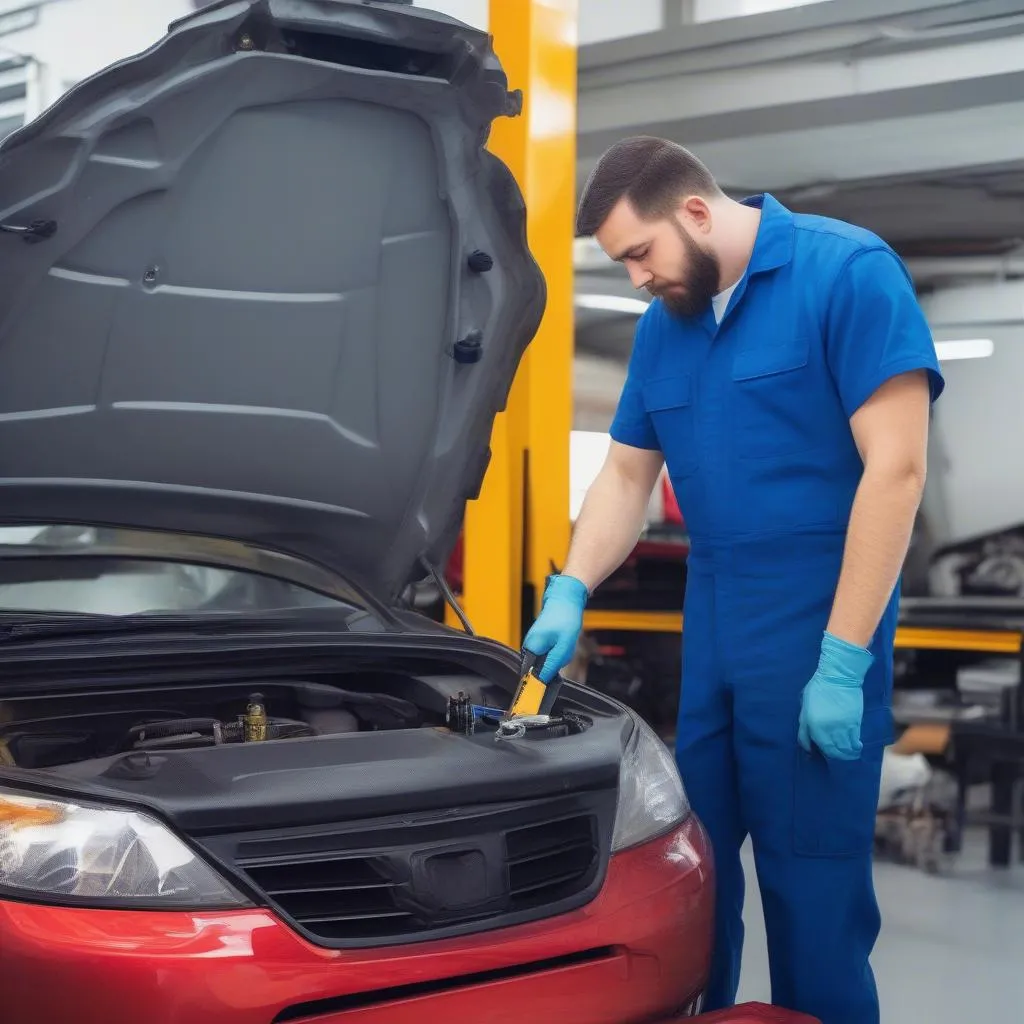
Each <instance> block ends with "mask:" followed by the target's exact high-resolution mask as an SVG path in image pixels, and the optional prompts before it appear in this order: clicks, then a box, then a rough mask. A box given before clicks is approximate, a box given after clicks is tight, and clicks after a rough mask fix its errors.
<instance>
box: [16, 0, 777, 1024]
mask: <svg viewBox="0 0 1024 1024" xmlns="http://www.w3.org/2000/svg"><path fill="white" fill-rule="evenodd" d="M518 109H519V103H518V98H517V96H516V95H515V94H512V93H510V92H509V91H508V89H507V84H506V80H505V77H504V74H503V72H502V70H501V68H500V66H499V65H498V63H497V62H496V60H495V58H494V55H493V53H492V52H491V49H490V43H489V40H488V38H487V37H486V36H485V35H484V34H482V33H480V32H477V31H475V30H472V29H470V28H468V27H466V26H463V25H460V24H458V23H456V22H453V21H451V20H449V19H446V18H443V17H440V16H438V15H435V14H433V13H431V12H429V11H423V10H421V9H417V8H412V7H409V6H406V5H399V4H391V5H389V4H383V3H381V4H374V5H364V4H360V3H340V2H332V3H327V2H324V0H230V2H229V0H224V2H222V3H218V4H214V5H213V6H212V7H210V8H208V9H206V10H204V11H203V12H201V13H197V14H196V15H194V16H192V17H190V18H187V19H185V20H183V21H181V22H179V23H176V24H175V25H172V26H171V29H170V31H169V34H168V35H167V36H166V37H165V38H164V39H163V40H162V41H161V42H160V43H158V44H157V45H156V46H154V47H153V48H152V49H150V50H149V51H147V52H146V53H144V54H141V55H139V56H137V57H134V58H132V59H130V60H126V61H123V62H121V63H120V64H118V65H116V66H114V67H111V68H109V69H107V70H105V71H104V72H102V73H100V74H99V75H97V76H95V77H93V78H91V79H89V80H87V81H85V82H82V83H80V84H79V85H77V86H76V87H75V88H74V89H73V90H71V91H70V92H69V93H68V94H67V95H66V96H64V97H63V98H62V99H61V100H60V101H59V102H58V103H57V104H55V105H54V106H53V107H51V108H50V109H49V110H47V111H46V112H45V113H44V114H43V115H42V116H41V117H40V118H38V119H37V120H36V121H34V122H33V123H31V124H29V125H27V126H26V127H24V128H22V129H21V130H19V131H18V132H16V133H14V134H13V135H12V136H10V137H8V138H7V139H6V140H5V142H4V143H3V145H2V146H0V180H2V195H3V197H4V199H3V202H4V209H3V213H2V224H0V226H2V228H3V235H2V237H3V238H4V239H6V240H5V241H3V242H2V244H0V271H2V272H0V282H2V284H0V991H2V992H3V1012H2V1017H3V1021H4V1024H137V1022H140V1021H144V1022H145V1024H182V1022H186V1021H187V1022H189V1024H192V1022H196V1024H198V1022H202V1024H285V1022H293V1021H295V1022H297V1021H306V1022H315V1024H369V1022H378V1021H379V1022H387V1024H403V1022H406V1021H409V1022H412V1021H415V1022H417V1024H419V1022H421V1021H424V1020H442V1019H443V1020H446V1021H449V1022H452V1024H457V1022H466V1024H470V1022H472V1024H482V1022H484V1021H487V1022H489V1024H496V1022H509V1024H511V1022H513V1021H514V1022H516V1024H520V1022H522V1021H523V1020H526V1019H536V1020H538V1021H560V1022H563V1024H569V1022H573V1024H632V1022H637V1024H639V1022H648V1021H655V1020H659V1019H661V1018H668V1017H670V1016H673V1015H677V1014H684V1015H685V1014H690V1013H694V1012H696V1011H697V1009H698V1008H699V1005H700V1000H701V991H702V988H703V986H704V984H705V981H706V977H707V973H708V961H709V948H710V935H711V928H712V920H713V913H712V909H713V873H712V861H711V853H710V850H709V848H708V841H707V838H706V836H705V833H704V832H703V830H702V828H701V825H700V823H699V822H698V821H697V820H696V819H695V818H694V816H693V815H692V814H691V813H690V809H689V807H688V804H687V801H686V795H685V792H684V789H683V786H682V783H681V780H680V778H679V776H678V773H677V771H676V768H675V764H674V761H673V759H672V757H671V756H670V754H669V752H668V751H667V750H666V748H665V747H664V745H663V744H661V743H660V742H659V741H658V739H657V738H656V737H655V736H654V735H653V733H652V732H651V730H650V729H649V728H648V727H647V726H646V725H644V723H643V722H642V721H641V720H640V719H639V718H638V717H637V716H636V715H635V714H634V713H632V712H630V711H629V710H628V709H627V708H625V707H624V706H622V705H621V704H619V703H617V702H615V701H613V700H610V699H608V698H606V697H603V696H602V695H600V694H598V693H594V692H590V691H588V690H586V689H584V688H582V687H579V686H574V685H571V684H568V683H567V684H565V686H564V687H563V688H562V690H561V692H560V695H559V697H558V699H557V701H556V702H555V704H554V706H553V707H552V708H551V713H550V715H548V716H544V717H538V719H537V720H536V721H530V722H519V723H515V727H513V728H509V727H508V723H507V722H504V720H503V717H502V715H503V709H504V708H507V707H508V704H509V702H510V699H511V696H512V693H513V692H514V689H515V687H516V685H517V681H518V672H519V659H518V655H517V652H514V651H511V650H508V649H506V648H504V647H502V646H500V645H498V644H495V643H493V642H490V641H488V640H485V639H482V638H479V637H474V636H467V635H463V634H461V633H454V632H450V631H448V630H445V629H444V628H443V627H441V626H439V625H438V624H436V623H433V622H431V621H429V620H427V619H426V618H423V617H421V616H419V615H417V614H416V613H415V612H414V611H413V610H411V608H410V607H409V606H408V592H409V588H410V586H411V585H412V584H414V583H416V582H417V581H419V580H421V579H422V578H423V577H425V576H426V575H428V574H429V573H432V572H434V571H435V570H434V568H433V567H436V566H438V565H441V564H444V559H445V558H446V556H447V553H448V551H449V549H450V546H451V543H452V540H453V538H454V537H455V536H456V534H457V532H458V529H459V524H460V520H461V515H462V508H463V505H464V502H465V500H466V499H467V497H469V496H470V495H472V494H473V493H474V491H475V489H476V487H477V486H478V485H479V482H480V480H481V477H482V474H483V471H484V466H485V463H486V458H485V456H486V450H487V440H488V437H489V432H490V428H491V423H492V418H493V416H494V415H495V412H496V410H498V409H499V408H500V407H501V406H502V404H503V402H504V400H505V396H506V394H507V392H508V389H509V386H510V383H511V381H512V378H513V375H514V373H515V370H516V367H517V364H518V362H519V359H520V357H521V355H522V353H523V351H524V350H525V348H526V345H527V344H528V342H529V341H530V339H531V338H532V336H533V334H534V332H535V330H536V328H537V325H538V323H539V320H540V317H541V314H542V310H543V306H544V282H543V279H542V277H541V274H540V272H539V269H538V267H537V266H536V264H535V263H534V261H533V259H532V258H531V256H530V253H529V251H528V249H527V246H526V240H525V227H524V216H523V209H522V203H521V197H520V194H519V192H518V191H517V188H516V186H515V183H514V180H513V178H512V177H511V175H510V173H509V171H508V170H507V169H506V168H505V167H504V166H503V165H502V164H500V163H499V162H498V161H497V160H495V159H494V158H493V157H492V156H490V155H489V154H488V153H487V152H486V151H485V150H484V148H483V146H484V143H485V141H486V138H487V133H488V130H489V128H490V125H491V122H492V120H493V119H494V118H495V117H498V116H503V115H514V114H516V113H517V112H518ZM759 1012H761V1011H760V1010H758V1008H756V1007H755V1008H748V1009H746V1010H743V1011H737V1013H736V1014H735V1015H731V1014H730V1015H729V1016H727V1017H725V1018H724V1019H726V1020H728V1021H733V1022H741V1021H747V1020H752V1019H756V1017H752V1016H751V1014H755V1015H756V1014H757V1013H759Z"/></svg>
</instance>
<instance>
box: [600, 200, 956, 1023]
mask: <svg viewBox="0 0 1024 1024" xmlns="http://www.w3.org/2000/svg"><path fill="white" fill-rule="evenodd" d="M745 202H746V203H747V204H748V205H751V206H756V207H760V209H761V220H760V226H759V229H758V233H757V239H756V242H755V245H754V249H753V253H752V255H751V259H750V261H749V264H748V267H747V270H746V273H745V274H744V276H743V278H742V279H741V281H740V282H739V284H738V286H737V287H736V289H735V291H734V292H733V294H732V297H731V299H730V301H729V304H728V307H727V308H726V310H725V313H724V316H723V318H722V320H721V323H716V319H715V314H714V312H713V310H712V309H710V308H709V309H708V310H707V312H706V313H705V314H703V315H702V316H700V317H695V318H682V317H675V316H673V315H671V314H670V313H669V312H668V311H667V310H666V309H665V308H664V307H663V305H662V303H661V302H660V301H657V300H656V301H654V302H653V303H652V304H651V305H650V307H649V308H648V310H647V312H646V313H645V314H644V316H643V317H642V318H641V320H640V322H639V324H638V326H637V331H636V339H635V343H634V347H633V352H632V356H631V359H630V364H629V370H628V374H627V380H626V384H625V386H624V389H623V393H622V397H621V400H620V403H619V407H618V410H617V413H616V415H615V418H614V423H613V425H612V427H611V431H610V433H611V436H612V438H614V439H615V440H616V441H618V442H621V443H622V444H626V445H630V446H633V447H638V448H647V449H654V450H660V451H661V452H662V453H663V454H664V456H665V463H666V466H667V470H668V473H669V475H670V477H671V481H672V485H673V488H674V490H675V494H676V497H677V499H678V501H679V506H680V509H681V511H682V513H683V516H684V518H685V520H686V525H687V529H688V532H689V535H690V555H689V558H688V563H687V583H686V595H685V601H684V622H685V626H684V635H683V681H682V690H681V697H680V707H679V722H678V731H677V741H676V757H677V761H678V764H679V768H680V771H681V773H682V776H683V780H684V783H685V785H686V789H687V792H688V794H689V797H690V802H691V805H692V807H693V809H694V811H695V812H696V814H697V815H698V816H699V817H700V818H701V820H702V821H703V823H704V825H705V827H706V828H707V830H708V833H709V835H710V838H711V841H712V844H713V847H714V851H715V863H716V875H717V913H716V936H715V948H714V958H713V964H712V973H711V980H710V984H709V988H708V992H707V1005H706V1009H709V1010H714V1009H719V1008H721V1007H724V1006H729V1005H732V1004H733V1003H734V1000H735V997H736V989H737V984H738V981H739V972H740V954H741V950H742V945H743V923H742V916H741V915H742V908H743V896H744V880H743V871H742V867H741V864H740V847H741V845H742V843H743V842H744V840H745V839H746V837H747V835H748V834H749V835H750V837H751V839H752V843H753V850H754V857H755V863H756V867H757V877H758V882H759V886H760V891H761V897H762V904H763V908H764V917H765V924H766V928H767V935H768V950H769V961H770V970H771V983H772V999H773V1002H775V1003H777V1004H778V1005H780V1006H783V1007H787V1008H790V1009H794V1010H799V1011H803V1012H805V1013H809V1014H812V1015H813V1016H816V1017H818V1018H819V1019H820V1020H821V1021H822V1022H823V1024H876V1022H877V1021H878V1020H879V1007H878V996H877V993H876V989H875V982H874V976H873V974H872V970H871V967H870V966H869V963H868V957H869V955H870V953H871V951H872V948H873V946H874V944H875V940H876V938H877V935H878V932H879V928H880V923H881V920H880V914H879V910H878V905H877V903H876V900H875V893H874V888H873V883H872V866H871V861H872V856H871V855H872V846H873V838H874V823H875V815H876V810H877V801H878V792H879V783H880V775H881V763H882V749H883V747H884V746H885V745H886V744H887V743H889V742H891V741H892V739H893V720H892V709H891V703H892V702H891V694H892V655H893V639H894V634H895V630H896V618H897V603H898V589H899V588H898V587H897V592H896V593H894V594H893V596H892V599H891V601H890V602H889V604H888V607H887V608H886V610H885V613H884V615H883V617H882V621H881V624H880V625H879V628H878V630H877V632H876V633H875V636H874V638H873V640H872V642H871V644H870V648H871V650H872V652H873V653H874V655H875V659H874V663H873V665H872V668H871V669H870V671H869V672H868V675H867V678H866V680H865V682H864V716H863V721H862V726H861V740H862V743H863V752H862V754H861V756H860V758H859V760H856V761H839V760H831V761H830V760H826V759H825V758H824V756H823V755H822V754H821V753H820V752H819V751H818V750H817V748H813V753H810V754H808V753H806V752H805V751H804V750H803V749H802V748H801V747H800V745H799V744H798V742H797V728H798V719H799V714H800V703H801V692H802V690H803V688H804V686H805V685H806V684H807V682H808V681H809V680H810V679H811V677H812V675H813V674H814V672H815V669H816V668H817V664H818V657H819V654H820V650H821V640H822V633H823V631H824V630H825V628H826V626H827V624H828V619H829V615H830V612H831V609H832V602H833V598H834V596H835V591H836V586H837V583H838V580H839V572H840V567H841V562H842V558H843V549H844V544H845V538H846V530H847V525H848V523H849V520H850V513H851V506H852V504H853V500H854V495H855V492H856V490H857V486H858V483H859V481H860V477H861V473H862V470H863V463H862V460H861V458H860V456H859V454H858V451H857V447H856V445H855V443H854V437H853V433H852V430H851V426H850V417H851V416H852V415H853V414H854V413H855V412H856V411H857V409H858V408H859V407H860V406H861V405H862V404H863V403H864V401H865V400H866V399H867V398H868V397H869V396H870V395H871V394H872V393H873V392H874V391H875V390H876V389H877V388H878V387H879V386H880V385H881V384H883V383H884V382H885V381H886V380H888V379H889V378H891V377H893V376H894V375H896V374H900V373H905V372H907V371H913V370H924V371H927V375H928V377H929V381H930V387H931V395H932V400H934V399H936V398H937V397H938V396H939V394H940V393H941V391H942V388H943V380H942V376H941V372H940V369H939V364H938V360H937V357H936V351H935V345H934V342H933V340H932V337H931V333H930V331H929V328H928V325H927V322H926V321H925V318H924V316H923V314H922V312H921V309H920V307H919V305H918V303H917V299H916V296H915V293H914V288H913V285H912V282H911V279H910V277H909V275H908V273H907V271H906V269H905V267H904V265H903V264H902V262H901V261H900V260H899V258H898V257H897V256H896V254H895V253H894V252H893V250H892V249H891V248H890V247H889V246H887V245H886V244H885V243H884V242H883V241H882V240H881V239H879V238H878V237H877V236H875V235H873V234H872V233H870V232H868V231H865V230H862V229H860V228H857V227H854V226H852V225H849V224H845V223H842V222H839V221H836V220H831V219H827V218H823V217H815V216H806V215H799V214H793V213H792V212H791V211H789V210H787V209H786V208H785V207H784V206H782V205H781V204H780V203H779V202H778V201H777V200H776V199H774V198H773V197H772V196H770V195H760V196H756V197H753V198H751V199H747V200H745Z"/></svg>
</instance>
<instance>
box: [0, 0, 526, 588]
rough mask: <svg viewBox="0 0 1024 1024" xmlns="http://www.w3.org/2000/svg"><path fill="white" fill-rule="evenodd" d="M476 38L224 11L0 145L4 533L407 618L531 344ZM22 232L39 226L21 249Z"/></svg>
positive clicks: (456, 31)
mask: <svg viewBox="0 0 1024 1024" xmlns="http://www.w3.org/2000/svg"><path fill="white" fill-rule="evenodd" d="M519 105H520V104H519V100H518V97H517V96H516V95H515V94H511V93H509V92H508V90H507V82H506V78H505V75H504V73H503V71H502V70H501V67H500V65H499V64H498V61H497V60H496V58H495V56H494V54H493V52H492V50H491V48H490V40H489V38H488V37H487V36H486V34H484V33H481V32H478V31H476V30H474V29H471V28H468V27H467V26H465V25H462V24H460V23H459V22H456V21H453V20H451V19H448V18H445V17H443V16H441V15H438V14H435V13H433V12H430V11H424V10H422V9H417V8H413V7H410V6H405V5H400V6H399V5H391V4H387V3H372V4H363V3H357V2H348V0H224V2H221V3H218V4H214V5H213V6H212V7H209V8H207V9H206V10H204V11H202V12H201V13H198V14H196V15H194V16H192V17H190V18H187V19H185V20H183V21H180V22H178V23H176V24H175V25H172V26H171V29H170V31H169V33H168V35H167V36H165V37H164V39H163V40H161V41H160V42H159V43H158V44H157V45H156V46H154V47H153V48H152V49H150V50H148V51H147V52H146V53H144V54H141V55H139V56H137V57H134V58H132V59H130V60H126V61H123V62H121V63H119V64H117V65H114V66H113V67H111V68H108V69H107V70H105V71H103V72H101V73H100V74H98V75H96V76H94V77H93V78H91V79H89V80H88V81H86V82H84V83H82V84H80V85H79V86H77V87H76V88H75V89H73V90H72V91H71V92H69V93H68V94H66V95H65V96H64V97H63V98H62V99H61V100H60V101H59V102H58V103H57V104H55V105H54V106H53V107H51V108H50V109H49V110H48V111H47V112H46V113H45V114H43V115H42V116H41V117H40V118H38V119H37V120H36V121H34V122H33V123H31V124H30V125H27V126H26V127H25V128H23V129H21V130H20V131H18V132H16V133H15V134H13V135H12V136H10V137H9V138H8V139H7V140H5V142H4V143H3V145H2V146H0V204H2V206H0V226H3V227H4V228H5V232H4V233H0V488H2V491H0V520H2V521H6V522H32V523H48V522H71V523H89V524H96V525H107V526H127V527H142V528H150V529H160V530H173V531H176V532H185V533H192V534H204V535H208V536H213V537H230V538H233V539H238V540H243V541H246V542H249V543H253V544H256V545H259V546H261V547H265V548H272V549H277V550H282V551H285V552H288V553H291V554H294V555H298V556H300V557H303V558H306V559H309V560H312V561H316V562H319V563H321V564H324V565H327V566H329V567H330V568H332V569H334V570H336V571H338V572H339V573H341V574H343V575H346V576H348V577H349V578H351V579H353V580H354V581H356V582H358V583H360V584H362V585H363V586H365V587H366V588H367V589H369V590H370V591H371V592H373V593H374V594H375V596H377V597H378V598H380V599H382V600H386V601H389V600H393V599H394V598H395V596H396V595H397V594H398V593H399V592H400V591H401V590H402V589H403V588H404V586H405V585H406V584H407V582H408V581H409V580H410V579H415V578H418V577H419V576H422V575H423V573H422V571H421V570H420V569H419V565H420V561H421V560H422V559H426V560H428V561H429V562H432V563H434V564H438V563H439V562H441V561H443V560H444V559H445V557H446V556H447V552H448V550H449V549H450V547H451V545H452V543H453V542H454V539H455V537H456V535H457V532H458V529H459V525H460V523H461V520H462V515H463V509H464V505H465V502H466V500H467V499H469V498H471V497H473V496H474V495H475V494H476V492H477V491H478V489H479V485H480V482H481V480H482V478H483V473H484V470H485V468H486V464H487V459H488V454H489V447H488V446H489V438H490V432H491V427H492V424H493V420H494V416H495V415H496V413H497V412H498V411H499V410H500V409H501V408H503V407H504V404H505V400H506V398H507V395H508V391H509V388H510V386H511V383H512V379H513V377H514V374H515V371H516V368H517V366H518V364H519V361H520V359H521V358H522V355H523V353H524V351H525V349H526V347H527V345H528V344H529V342H530V340H531V339H532V337H533V335H534V333H535V332H536V329H537V327H538V325H539V322H540V318H541V316H542V313H543V308H544V300H545V293H544V282H543V278H542V276H541V274H540V271H539V268H538V267H537V265H536V263H535V261H534V260H533V258H532V256H531V254H530V252H529V250H528V248H527V244H526V234H525V211H524V208H523V202H522V196H521V194H520V192H519V189H518V187H517V186H516V183H515V181H514V179H513V178H512V176H511V174H510V172H509V170H508V169H507V168H506V167H505V165H504V164H502V163H501V162H500V161H499V160H497V159H496V158H495V157H494V156H492V155H491V154H490V153H488V152H487V151H486V150H485V148H484V146H485V144H486V140H487V135H488V132H489V129H490V125H491V122H492V121H493V120H494V119H495V118H496V117H499V116H506V115H514V114H516V113H518V108H519ZM22 228H27V229H28V233H21V234H20V235H19V234H18V233H12V229H15V230H16V229H22Z"/></svg>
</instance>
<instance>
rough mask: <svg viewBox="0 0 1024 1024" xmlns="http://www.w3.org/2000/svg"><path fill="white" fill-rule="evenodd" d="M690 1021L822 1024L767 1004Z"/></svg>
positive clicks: (670, 1023)
mask: <svg viewBox="0 0 1024 1024" xmlns="http://www.w3.org/2000/svg"><path fill="white" fill-rule="evenodd" d="M690 1019H691V1020H693V1021H696V1022H697V1024H821V1021H820V1020H818V1018H817V1017H808V1016H807V1014H806V1013H794V1012H793V1011H792V1010H782V1009H779V1007H777V1006H768V1005H766V1004H765V1003H744V1004H743V1005H742V1006H734V1007H732V1009H729V1010H719V1011H717V1012H716V1013H702V1014H701V1015H700V1016H699V1017H691V1018H690ZM663 1024H679V1021H678V1019H676V1020H675V1021H664V1022H663Z"/></svg>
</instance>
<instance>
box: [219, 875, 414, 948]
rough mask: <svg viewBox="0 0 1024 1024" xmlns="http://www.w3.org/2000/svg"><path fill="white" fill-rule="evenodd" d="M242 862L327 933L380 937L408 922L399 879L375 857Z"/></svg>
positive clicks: (292, 911)
mask: <svg viewBox="0 0 1024 1024" xmlns="http://www.w3.org/2000/svg"><path fill="white" fill-rule="evenodd" d="M238 866H239V867H240V868H242V870H243V871H245V872H246V874H247V875H248V876H249V878H251V879H252V881H253V882H254V883H255V884H256V885H257V886H258V887H259V888H260V889H261V890H262V891H263V893H264V894H265V895H266V896H267V897H268V898H269V899H270V900H272V901H273V902H274V903H276V904H277V905H278V906H279V907H280V908H281V909H282V910H283V911H284V912H285V913H286V914H287V915H288V916H289V917H291V918H292V919H293V920H295V921H297V922H298V923H299V924H302V925H304V926H305V927H306V928H307V929H308V930H309V931H311V932H313V933H314V934H316V935H319V936H321V937H322V938H325V939H334V940H337V939H344V938H355V939H363V938H365V939H368V938H376V937H379V936H385V935H394V934H400V933H402V932H403V931H406V930H407V929H408V927H409V924H410V920H409V919H410V916H411V915H410V913H409V911H407V910H403V909H401V907H400V906H399V905H398V903H397V901H396V899H395V896H396V889H397V883H396V882H395V881H394V880H393V879H390V878H388V876H387V874H386V869H385V867H384V866H383V865H379V864H377V863H375V861H374V859H373V858H372V857H328V858H324V859H323V860H297V861H289V862H285V863H277V862H275V861H271V862H267V863H261V862H260V861H259V860H254V861H241V862H240V863H239V865H238Z"/></svg>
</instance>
